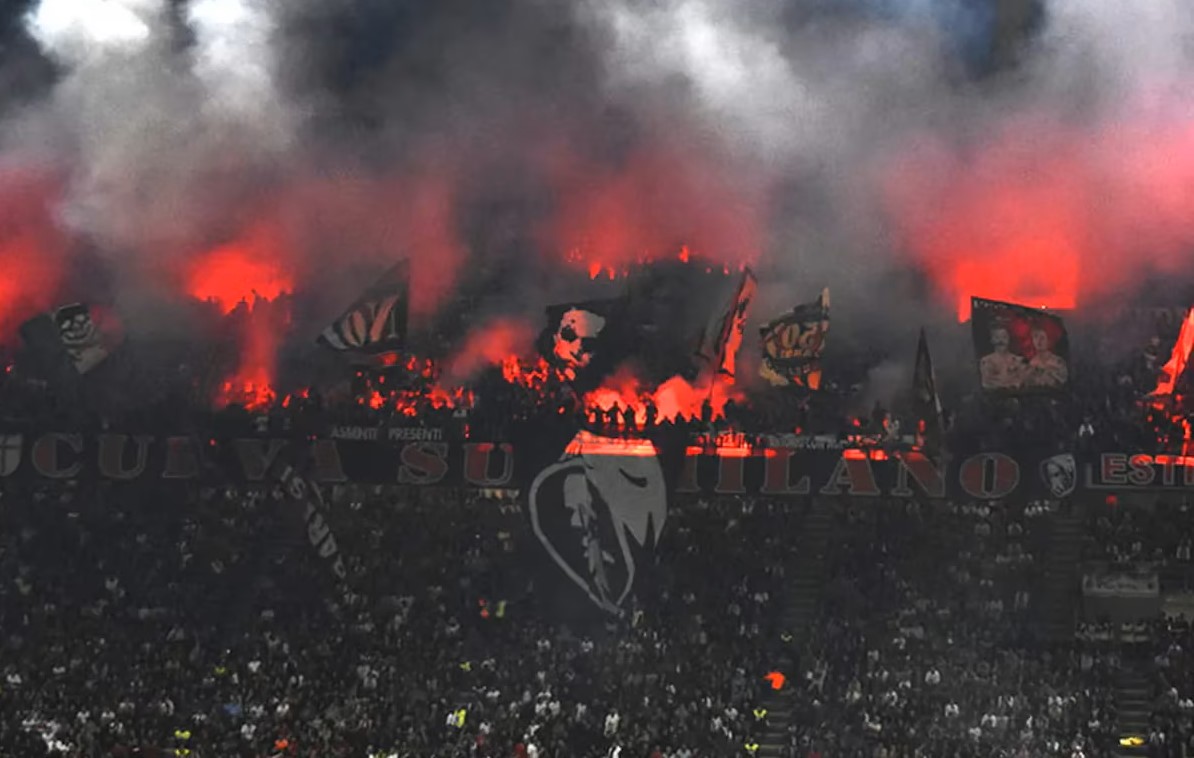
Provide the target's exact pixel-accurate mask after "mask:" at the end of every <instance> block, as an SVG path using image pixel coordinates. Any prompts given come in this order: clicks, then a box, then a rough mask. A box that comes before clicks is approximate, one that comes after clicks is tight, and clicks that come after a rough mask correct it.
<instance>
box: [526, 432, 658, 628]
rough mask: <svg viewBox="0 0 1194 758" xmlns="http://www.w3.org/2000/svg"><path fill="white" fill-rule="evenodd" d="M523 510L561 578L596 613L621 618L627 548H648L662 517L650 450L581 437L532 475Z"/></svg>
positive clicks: (629, 582) (628, 569)
mask: <svg viewBox="0 0 1194 758" xmlns="http://www.w3.org/2000/svg"><path fill="white" fill-rule="evenodd" d="M528 503H529V506H530V511H531V525H532V526H533V528H534V530H535V534H536V536H538V537H539V540H540V542H542V543H543V546H544V547H545V548H546V549H547V552H548V554H549V555H551V557H552V559H553V560H554V561H555V562H556V564H557V565H559V567H560V568H561V569H562V570H563V572H564V573H565V575H567V576H568V578H569V579H571V580H572V581H573V582H574V583H576V585H577V586H578V587H580V588H581V589H582V590H584V591H585V593H586V594H587V595H588V596H589V599H590V600H592V601H593V602H594V603H595V604H596V605H597V606H598V607H600V608H602V609H604V610H606V611H608V612H610V613H613V614H618V615H620V614H621V612H622V611H621V605H622V602H623V601H624V600H625V599H626V596H627V595H628V594H629V593H630V590H631V588H632V587H633V585H634V576H635V560H634V549H635V548H634V546H633V545H632V543H634V544H637V545H638V546H639V547H648V548H653V547H654V546H655V544H656V543H657V542H658V540H659V535H660V532H661V531H662V529H663V525H664V522H665V520H666V518H667V492H666V489H665V486H664V480H663V469H662V468H661V467H660V464H659V458H658V456H657V455H656V451H655V448H654V446H653V445H651V444H650V443H637V444H635V445H633V446H627V445H617V444H616V443H614V442H613V441H611V440H603V439H602V438H599V437H595V436H593V435H590V434H589V433H587V432H580V433H579V434H578V435H577V436H576V437H575V438H574V439H573V441H572V443H571V444H570V445H569V446H568V448H567V452H565V454H564V455H563V457H561V458H560V460H559V461H557V462H556V463H554V464H552V465H550V466H548V467H547V468H545V469H543V470H542V471H541V472H539V475H538V476H537V477H536V478H535V481H534V482H533V483H532V484H531V489H530V497H529V498H528ZM648 542H649V543H650V544H648Z"/></svg>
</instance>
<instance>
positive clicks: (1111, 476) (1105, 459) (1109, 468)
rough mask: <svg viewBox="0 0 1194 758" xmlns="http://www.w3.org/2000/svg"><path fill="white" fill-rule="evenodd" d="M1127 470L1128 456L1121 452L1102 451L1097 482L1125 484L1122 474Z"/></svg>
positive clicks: (1125, 480)
mask: <svg viewBox="0 0 1194 758" xmlns="http://www.w3.org/2000/svg"><path fill="white" fill-rule="evenodd" d="M1127 470H1128V457H1127V456H1126V455H1124V454H1123V453H1103V455H1102V457H1101V458H1100V459H1099V482H1100V483H1102V484H1127V483H1128V478H1127V477H1126V476H1124V474H1125V473H1127Z"/></svg>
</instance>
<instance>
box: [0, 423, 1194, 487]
mask: <svg viewBox="0 0 1194 758" xmlns="http://www.w3.org/2000/svg"><path fill="white" fill-rule="evenodd" d="M806 439H807V441H808V443H809V444H808V445H805V446H801V445H796V444H792V445H790V446H787V447H774V446H771V447H766V448H751V447H747V446H744V445H733V446H730V445H723V446H720V447H719V446H716V445H706V446H697V445H691V444H690V445H688V446H687V448H686V449H684V450H683V456H682V458H683V462H682V465H681V466H680V471H679V473H678V475H676V477H675V479H674V485H669V489H674V490H675V491H676V492H680V493H685V492H690V493H695V492H708V493H716V494H747V493H757V494H761V495H770V496H800V495H818V494H820V495H855V496H859V497H880V496H896V497H911V496H914V495H915V496H923V497H929V498H946V497H948V498H974V499H980V500H998V499H1002V498H1007V497H1030V498H1032V497H1052V498H1058V499H1060V498H1064V497H1068V496H1070V495H1072V494H1074V493H1075V492H1081V491H1102V490H1109V491H1117V492H1131V491H1146V490H1148V491H1178V490H1194V457H1192V456H1179V455H1155V456H1154V455H1148V454H1144V453H1126V452H1106V453H1099V454H1095V455H1093V456H1091V457H1089V458H1084V459H1082V460H1078V459H1077V458H1075V456H1074V455H1073V454H1071V453H1059V454H1056V455H1051V456H1047V457H1037V458H1033V457H1029V456H1027V455H1025V454H1020V455H1012V454H1009V453H1001V452H986V453H976V454H974V455H970V456H966V457H961V458H957V459H954V460H942V459H938V458H933V457H930V456H928V455H926V454H924V453H922V452H918V451H912V450H908V451H899V452H893V451H885V450H882V449H870V450H868V449H861V448H857V447H853V448H844V449H842V448H835V446H832V445H829V444H822V441H821V440H818V439H817V438H806ZM566 441H567V440H565V442H566ZM798 441H799V440H796V439H791V438H788V437H785V436H782V435H781V436H777V437H774V438H773V440H772V442H777V443H784V442H790V443H796V442H798ZM534 445H535V443H534V442H533V441H524V443H522V444H515V443H511V442H448V441H443V440H416V441H409V442H405V441H394V442H390V441H386V440H384V439H379V440H359V439H357V440H348V439H326V438H325V439H315V440H309V439H294V438H281V437H272V438H266V437H254V438H229V439H212V438H206V437H204V438H200V437H197V436H194V435H189V436H184V435H176V436H155V435H149V434H118V433H106V434H98V435H84V434H79V433H70V432H46V433H41V434H29V435H27V434H22V433H19V432H13V433H4V432H0V481H3V480H4V479H9V478H14V479H15V478H27V477H40V478H46V479H59V480H65V479H80V480H86V479H92V480H94V479H106V480H110V481H118V482H119V481H136V480H141V479H156V480H178V481H188V480H201V481H211V482H215V483H225V482H242V483H268V482H271V481H274V480H275V479H276V478H278V477H277V476H276V475H275V476H271V470H275V471H276V470H278V468H279V467H280V466H283V467H284V466H285V465H291V466H293V468H294V470H295V471H302V472H303V476H304V477H305V478H306V479H307V480H308V481H309V482H311V483H315V484H338V483H345V482H360V483H364V484H404V485H446V486H462V487H477V488H493V489H501V488H506V489H514V488H518V487H520V486H522V485H524V484H529V481H526V482H523V481H519V479H520V477H518V476H516V471H515V462H516V458H517V459H518V460H519V461H522V459H523V458H527V460H526V461H523V462H524V463H526V464H527V465H528V466H529V465H531V464H532V463H533V462H532V461H531V460H530V458H531V457H534V456H532V455H531V453H529V452H527V451H531V450H532V449H533V447H534ZM647 449H650V450H652V452H650V454H649V455H651V456H654V455H655V454H656V453H655V452H653V450H654V449H653V448H651V447H650V445H648V446H647V447H644V450H647ZM633 450H634V444H633V443H632V442H619V444H618V446H617V450H616V451H615V452H614V453H611V455H613V456H614V457H615V458H617V459H619V460H622V459H625V458H626V457H627V456H630V455H633ZM519 451H522V452H523V453H526V455H519ZM628 451H630V452H628ZM584 453H585V457H586V459H589V460H591V459H594V458H595V457H600V456H601V455H602V454H603V451H602V450H601V449H595V448H593V447H592V446H591V445H590V446H587V447H586V448H585V451H584ZM564 455H565V457H567V456H568V455H575V453H571V452H566V453H565V454H564ZM644 455H648V454H647V453H644ZM558 458H559V454H558V453H557V456H556V458H552V460H551V461H546V462H544V465H546V464H547V463H550V462H553V461H556V460H557V459H558ZM542 470H543V466H539V467H537V468H535V471H534V472H533V473H534V475H536V476H537V475H538V473H540V472H541V471H542ZM521 478H522V479H526V477H521ZM531 478H533V476H532V477H531ZM671 479H672V477H670V476H669V480H671Z"/></svg>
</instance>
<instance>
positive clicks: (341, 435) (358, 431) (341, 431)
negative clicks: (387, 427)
mask: <svg viewBox="0 0 1194 758" xmlns="http://www.w3.org/2000/svg"><path fill="white" fill-rule="evenodd" d="M330 436H331V438H332V439H334V440H370V441H372V440H376V439H377V429H376V428H373V427H365V426H337V427H334V428H333V429H332V433H331V435H330Z"/></svg>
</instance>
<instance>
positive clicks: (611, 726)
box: [605, 711, 622, 737]
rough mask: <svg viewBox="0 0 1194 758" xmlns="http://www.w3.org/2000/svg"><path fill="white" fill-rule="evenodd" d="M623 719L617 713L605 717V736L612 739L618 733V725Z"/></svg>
mask: <svg viewBox="0 0 1194 758" xmlns="http://www.w3.org/2000/svg"><path fill="white" fill-rule="evenodd" d="M621 720H622V719H621V717H620V716H619V715H618V712H617V711H610V712H609V715H608V716H606V717H605V736H606V737H612V736H614V735H615V734H617V733H618V723H619V722H620V721H621Z"/></svg>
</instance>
